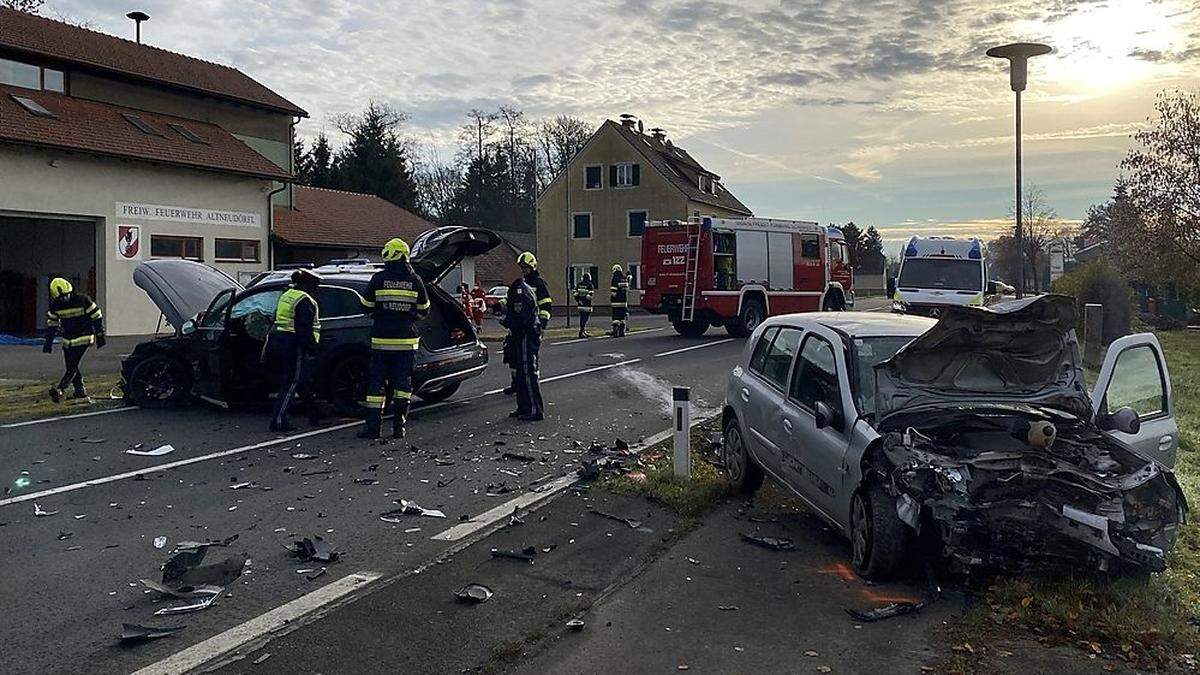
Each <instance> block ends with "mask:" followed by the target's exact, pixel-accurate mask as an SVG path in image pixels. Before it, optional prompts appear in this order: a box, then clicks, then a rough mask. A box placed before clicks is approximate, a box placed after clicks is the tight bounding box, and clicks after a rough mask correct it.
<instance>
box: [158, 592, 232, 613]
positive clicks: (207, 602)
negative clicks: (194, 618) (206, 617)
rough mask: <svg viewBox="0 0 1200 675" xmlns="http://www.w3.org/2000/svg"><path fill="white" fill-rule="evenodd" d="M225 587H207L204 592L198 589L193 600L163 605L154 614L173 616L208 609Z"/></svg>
mask: <svg viewBox="0 0 1200 675" xmlns="http://www.w3.org/2000/svg"><path fill="white" fill-rule="evenodd" d="M224 590H225V589H223V588H217V589H215V590H212V589H205V590H204V591H203V592H200V591H197V592H196V594H195V595H194V596H193V597H192V601H191V602H188V603H185V604H182V605H172V606H170V607H163V608H162V609H160V610H158V611H157V612H155V613H154V616H171V615H173V614H187V613H189V612H199V611H200V610H203V609H208V608H209V607H210V606H211V605H212V604H213V602H215V601H216V599H217V598H218V597H220V595H221V593H222V592H223V591H224Z"/></svg>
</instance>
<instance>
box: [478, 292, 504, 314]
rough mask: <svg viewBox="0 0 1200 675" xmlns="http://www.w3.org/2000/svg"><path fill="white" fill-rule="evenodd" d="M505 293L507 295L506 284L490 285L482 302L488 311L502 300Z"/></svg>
mask: <svg viewBox="0 0 1200 675" xmlns="http://www.w3.org/2000/svg"><path fill="white" fill-rule="evenodd" d="M506 295H508V286H492V287H491V288H489V289H488V291H487V293H486V294H485V295H484V296H483V304H484V306H486V307H487V310H488V311H489V312H490V311H492V310H494V309H495V308H496V304H497V303H499V302H500V301H501V300H503V299H504V297H505V296H506Z"/></svg>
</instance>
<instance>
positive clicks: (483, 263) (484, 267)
mask: <svg viewBox="0 0 1200 675" xmlns="http://www.w3.org/2000/svg"><path fill="white" fill-rule="evenodd" d="M518 255H520V251H518V250H517V249H515V248H513V245H512V244H510V243H508V242H507V241H504V242H501V244H500V245H499V246H497V247H496V248H494V249H492V250H490V251H488V252H487V253H484V254H483V255H481V256H479V257H478V258H475V280H476V281H478V282H479V283H480V284H481V285H482V286H483V289H484V290H487V289H488V288H490V287H492V286H495V285H497V284H504V285H506V286H507V285H508V284H511V283H512V281H513V279H516V278H517V277H519V276H521V268H520V267H517V256H518Z"/></svg>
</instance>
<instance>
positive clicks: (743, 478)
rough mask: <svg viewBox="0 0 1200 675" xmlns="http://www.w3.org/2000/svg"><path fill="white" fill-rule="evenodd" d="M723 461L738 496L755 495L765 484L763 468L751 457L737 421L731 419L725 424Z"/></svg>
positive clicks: (730, 483)
mask: <svg viewBox="0 0 1200 675" xmlns="http://www.w3.org/2000/svg"><path fill="white" fill-rule="evenodd" d="M721 448H722V458H721V459H722V461H723V463H724V464H725V475H727V476H728V477H729V487H730V488H731V489H732V490H733V491H734V492H735V493H738V494H743V495H751V494H754V492H755V491H756V490H758V488H760V487H761V486H762V483H763V472H762V468H760V467H759V466H758V464H757V463H756V462H755V461H754V457H753V456H751V455H750V450H749V449H748V448H747V447H746V439H745V437H744V436H742V430H741V428H740V427H739V426H738V423H737V420H736V419H732V418H731V419H730V420H729V421H728V422H727V423H726V424H725V442H724V443H722V444H721Z"/></svg>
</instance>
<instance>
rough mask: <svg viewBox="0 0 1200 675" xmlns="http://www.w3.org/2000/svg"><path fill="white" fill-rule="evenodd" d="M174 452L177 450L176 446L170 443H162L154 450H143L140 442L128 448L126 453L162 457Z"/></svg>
mask: <svg viewBox="0 0 1200 675" xmlns="http://www.w3.org/2000/svg"><path fill="white" fill-rule="evenodd" d="M172 452H175V447H174V446H172V445H171V444H170V443H168V444H166V445H160V446H158V447H157V448H155V449H153V450H142V449H141V443H139V444H137V445H135V446H133V447H132V448H129V449H128V450H126V451H125V454H127V455H137V456H139V457H162V456H163V455H169V454H171V453H172Z"/></svg>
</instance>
